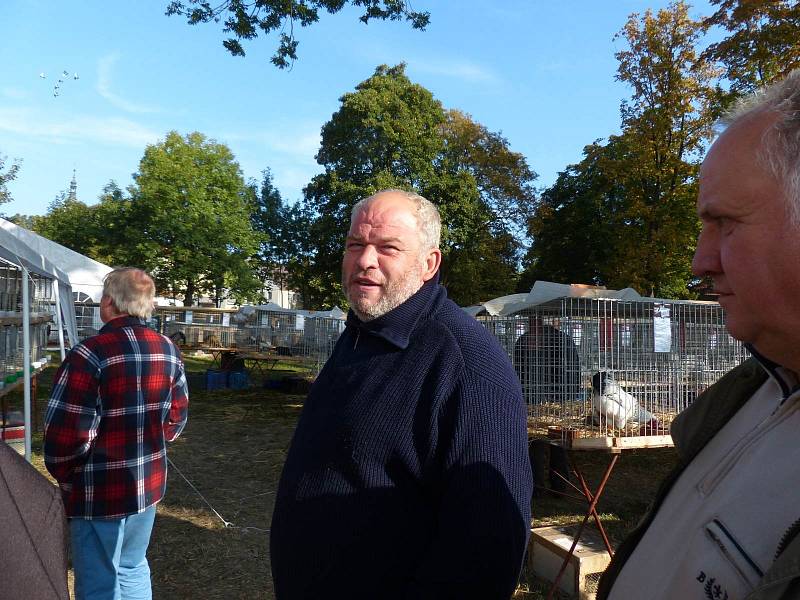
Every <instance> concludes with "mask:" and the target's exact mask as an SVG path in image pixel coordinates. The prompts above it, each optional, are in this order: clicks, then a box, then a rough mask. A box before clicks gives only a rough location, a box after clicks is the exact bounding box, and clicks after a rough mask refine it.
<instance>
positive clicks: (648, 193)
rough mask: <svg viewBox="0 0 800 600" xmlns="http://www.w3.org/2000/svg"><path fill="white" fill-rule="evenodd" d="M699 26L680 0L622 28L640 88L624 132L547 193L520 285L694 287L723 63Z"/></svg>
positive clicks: (627, 66)
mask: <svg viewBox="0 0 800 600" xmlns="http://www.w3.org/2000/svg"><path fill="white" fill-rule="evenodd" d="M700 33H701V28H700V24H699V23H698V22H695V21H693V20H691V19H690V18H689V17H688V7H687V6H686V5H685V4H684V3H682V2H676V3H673V4H671V5H670V6H669V7H668V8H667V9H664V10H661V11H659V12H658V13H657V14H656V15H654V14H653V13H652V12H651V11H647V12H646V13H645V14H644V15H643V16H641V17H640V16H639V15H632V16H631V17H630V18H629V20H628V22H627V23H626V24H625V26H624V28H623V29H622V31H621V32H620V34H619V36H620V37H622V38H624V39H625V41H626V42H627V49H626V50H622V51H620V52H618V53H617V59H618V60H619V70H618V76H617V78H618V79H619V80H621V81H624V82H625V83H628V84H629V85H630V86H631V88H632V89H633V95H632V97H631V99H630V100H627V101H624V102H623V103H622V106H621V116H622V127H623V131H622V134H621V135H620V136H612V137H611V138H610V139H609V142H608V144H607V145H605V146H603V145H600V144H598V143H595V144H593V145H592V146H589V147H587V148H586V149H585V151H584V154H585V158H584V160H583V161H582V162H581V163H580V164H578V165H573V166H571V167H569V168H568V169H567V170H566V171H565V172H563V173H561V175H560V176H559V178H558V181H557V182H556V183H555V184H554V186H552V187H551V188H550V189H549V190H547V191H546V192H545V193H544V194H543V201H542V203H541V204H540V206H539V208H538V210H537V213H536V215H535V217H534V218H532V219H531V221H530V223H529V232H530V235H531V236H532V237H533V238H534V243H533V246H532V248H531V251H530V253H529V256H528V259H529V265H528V269H527V272H526V273H525V275H524V276H523V277H522V280H521V281H522V285H528V284H531V283H532V280H533V279H535V278H541V279H552V280H556V281H562V282H572V283H579V282H581V283H596V284H604V285H607V286H608V287H612V288H621V287H628V286H630V287H633V288H636V289H637V290H638V291H639V292H641V293H643V294H652V295H656V296H666V297H686V296H688V295H689V291H688V289H687V287H686V286H687V283H688V282H689V281H690V280H691V257H692V253H693V250H694V244H695V241H696V238H697V234H698V232H699V223H698V219H697V217H696V216H695V208H694V205H695V199H696V197H697V185H696V177H697V170H698V165H699V161H700V156H701V154H702V151H703V148H704V142H705V141H706V140H707V139H708V138H709V136H710V134H711V125H712V116H711V115H712V108H713V105H714V101H715V99H716V90H715V88H714V87H713V85H712V84H713V80H714V76H715V75H716V73H715V71H714V70H713V69H712V67H711V66H710V65H709V64H708V63H707V61H705V60H704V59H703V58H701V57H698V56H697V54H696V51H695V48H696V44H697V41H698V38H699V36H700ZM528 287H529V285H528Z"/></svg>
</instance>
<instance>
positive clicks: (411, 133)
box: [304, 64, 535, 306]
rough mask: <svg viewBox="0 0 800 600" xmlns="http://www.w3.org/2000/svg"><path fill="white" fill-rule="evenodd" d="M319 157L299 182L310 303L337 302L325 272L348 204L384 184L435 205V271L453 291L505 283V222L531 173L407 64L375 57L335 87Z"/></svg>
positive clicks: (491, 289)
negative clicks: (356, 78)
mask: <svg viewBox="0 0 800 600" xmlns="http://www.w3.org/2000/svg"><path fill="white" fill-rule="evenodd" d="M504 161H507V162H504ZM317 162H319V163H320V164H321V165H323V167H324V168H325V170H324V172H323V173H322V174H320V175H318V176H316V177H315V178H314V179H313V180H312V181H311V183H310V184H309V185H308V186H307V187H306V189H305V190H304V194H305V199H306V204H307V207H308V209H309V210H310V211H311V212H312V214H313V215H314V222H313V224H312V227H311V236H310V237H311V239H312V240H313V242H314V243H315V245H316V247H315V248H314V252H313V264H312V268H311V271H310V272H309V274H308V275H309V278H308V282H307V287H308V290H309V294H310V298H311V300H312V301H313V302H314V303H315V304H316V305H318V306H319V305H325V306H330V305H331V304H340V303H341V302H343V298H342V292H341V285H340V284H339V283H338V281H335V280H338V277H332V276H331V275H332V274H335V273H338V272H339V269H340V261H341V253H342V243H343V240H344V237H345V235H346V232H347V229H348V227H349V222H350V211H351V209H352V207H353V205H354V204H355V203H356V202H357V201H358V200H359V199H361V198H364V197H366V196H368V195H370V194H372V193H374V192H376V191H378V190H381V189H385V188H402V189H414V190H416V191H418V192H419V193H421V194H422V195H424V196H425V197H427V198H429V199H430V200H431V201H432V202H434V203H435V204H436V205H437V206H438V208H439V211H440V213H441V216H442V223H443V235H442V250H443V255H444V258H443V266H442V271H441V279H442V282H443V283H445V284H446V285H447V286H448V290H449V292H450V294H451V297H453V298H454V300H456V301H457V302H459V303H462V304H471V303H474V302H476V301H478V300H480V299H484V300H485V299H487V298H488V297H491V296H490V295H498V294H497V293H496V292H497V290H498V289H499V288H502V287H503V286H502V284H501V282H499V281H498V279H499V280H504V281H505V288H506V289H508V290H510V289H513V287H514V285H515V269H514V267H515V263H516V257H515V253H516V246H515V244H514V240H513V237H512V236H511V235H509V233H508V230H509V223H511V222H513V219H514V214H515V213H514V211H515V210H517V209H518V208H520V207H522V206H524V205H526V203H529V202H530V201H531V196H532V193H533V192H532V187H531V181H532V179H533V178H534V177H535V174H534V173H533V172H532V171H531V170H530V169H529V168H528V167H527V164H526V163H525V161H524V158H523V157H522V156H521V155H519V154H515V153H513V152H511V151H510V150H509V149H508V147H507V142H506V140H505V139H503V138H502V136H500V135H499V134H494V133H492V132H489V131H488V130H486V128H484V127H482V126H480V125H478V124H476V123H474V122H472V120H471V119H470V118H469V117H468V116H467V115H464V114H463V113H457V112H451V113H448V112H447V111H445V109H444V108H443V107H442V105H441V103H440V102H439V101H438V100H436V99H435V98H434V97H433V95H432V94H431V93H430V91H428V90H427V89H425V88H424V87H422V86H420V85H418V84H415V83H413V82H411V81H410V80H409V79H408V77H407V76H406V74H405V65H402V64H401V65H397V66H394V67H388V66H385V65H383V66H380V67H378V68H377V69H376V70H375V74H374V75H373V76H372V77H370V78H369V79H367V80H366V81H363V82H362V83H360V84H359V85H358V86H356V91H355V92H351V93H348V94H345V95H344V96H342V98H341V107H340V109H339V110H338V111H337V112H336V113H335V114H334V115H333V117H332V118H331V120H330V121H329V122H328V123H326V124H325V126H324V127H323V129H322V144H321V147H320V150H319V153H318V154H317ZM514 186H517V187H516V188H515V187H514ZM521 222H522V223H524V221H521ZM467 263H471V264H470V265H468V264H467ZM501 263H502V264H501ZM504 278H505V279H504Z"/></svg>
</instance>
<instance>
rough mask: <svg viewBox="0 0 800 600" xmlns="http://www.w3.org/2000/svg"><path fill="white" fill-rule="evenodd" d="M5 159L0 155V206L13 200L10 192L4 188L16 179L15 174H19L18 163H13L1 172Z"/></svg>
mask: <svg viewBox="0 0 800 600" xmlns="http://www.w3.org/2000/svg"><path fill="white" fill-rule="evenodd" d="M6 159H7V157H5V156H3V155H2V154H0V204H5V203H6V202H11V200H13V198H12V197H11V192H9V191H8V188H7V187H6V186H7V185H8V184H9V183H11V182H12V181H14V179H16V177H17V173H18V172H19V161H14V162H13V163H12V164H11V165H9V166H8V167H7V168H6V170H5V172H3V167H4V166H5V163H6Z"/></svg>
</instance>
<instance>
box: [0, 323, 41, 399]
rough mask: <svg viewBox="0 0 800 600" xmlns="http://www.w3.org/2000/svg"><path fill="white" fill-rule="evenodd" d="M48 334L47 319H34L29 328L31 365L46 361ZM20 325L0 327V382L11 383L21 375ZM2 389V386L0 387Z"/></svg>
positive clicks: (23, 351)
mask: <svg viewBox="0 0 800 600" xmlns="http://www.w3.org/2000/svg"><path fill="white" fill-rule="evenodd" d="M49 332H50V325H49V319H48V320H47V321H45V320H42V319H41V318H39V319H36V320H35V321H34V322H32V323H31V326H30V343H31V363H32V364H34V365H36V364H37V363H38V364H41V363H43V362H45V361H46V360H47V358H46V357H47V338H48V334H49ZM24 357H25V350H24V348H23V335H22V325H19V324H12V325H2V326H0V381H1V382H3V383H13V381H15V380H16V379H19V378H21V377H22V375H23V361H24ZM0 387H2V386H0Z"/></svg>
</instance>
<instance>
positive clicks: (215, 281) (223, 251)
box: [125, 131, 260, 304]
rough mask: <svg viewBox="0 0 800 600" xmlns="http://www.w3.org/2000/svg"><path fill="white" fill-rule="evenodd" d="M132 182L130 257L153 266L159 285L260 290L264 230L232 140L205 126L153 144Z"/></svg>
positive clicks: (171, 289)
mask: <svg viewBox="0 0 800 600" xmlns="http://www.w3.org/2000/svg"><path fill="white" fill-rule="evenodd" d="M134 179H135V183H134V185H133V186H131V188H130V193H131V200H130V203H129V204H128V206H127V210H128V221H127V222H128V223H129V224H130V225H131V227H129V228H128V231H127V239H126V240H125V243H126V245H127V246H128V258H129V259H130V262H132V263H133V264H137V265H141V266H143V267H144V268H146V269H148V270H150V271H151V272H152V274H153V276H154V278H155V280H156V284H157V286H158V288H159V292H161V293H167V294H172V295H177V294H181V295H183V296H184V303H186V304H192V303H193V302H194V300H195V298H196V296H197V295H198V294H199V293H200V292H206V293H208V294H210V295H212V296H214V297H216V298H217V299H218V300H220V299H221V297H222V290H223V289H224V288H227V289H229V290H230V292H231V294H232V295H233V296H234V297H236V298H239V299H246V298H252V297H257V296H258V289H259V286H260V282H259V281H258V280H257V278H256V277H255V274H254V270H253V269H252V268H251V262H250V261H251V259H252V257H253V255H254V254H255V253H256V251H257V249H258V244H259V242H260V236H259V235H258V234H257V233H256V232H254V231H253V228H252V224H251V221H250V215H251V213H252V210H253V206H252V202H251V197H250V195H249V194H247V192H246V187H245V184H244V180H243V179H242V175H241V171H240V169H239V165H238V163H236V161H235V160H234V157H233V154H232V153H231V151H230V150H229V149H228V147H227V146H225V145H223V144H218V143H217V142H215V141H214V140H207V139H206V138H205V136H203V135H202V134H200V133H197V132H195V133H190V134H188V135H186V136H185V137H181V136H180V135H179V134H178V133H177V132H174V131H172V132H170V133H169V134H167V137H166V139H165V140H164V141H163V142H162V143H160V144H156V145H151V146H148V147H147V148H146V149H145V152H144V156H143V158H142V160H141V162H140V163H139V172H138V173H136V174H135V175H134Z"/></svg>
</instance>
